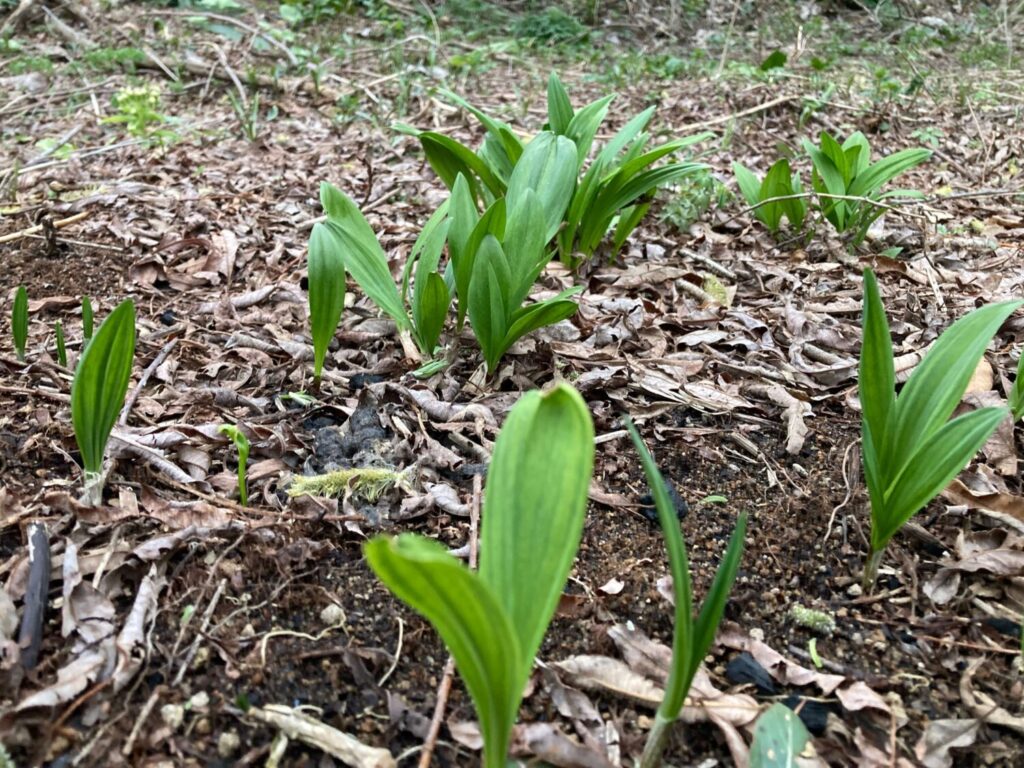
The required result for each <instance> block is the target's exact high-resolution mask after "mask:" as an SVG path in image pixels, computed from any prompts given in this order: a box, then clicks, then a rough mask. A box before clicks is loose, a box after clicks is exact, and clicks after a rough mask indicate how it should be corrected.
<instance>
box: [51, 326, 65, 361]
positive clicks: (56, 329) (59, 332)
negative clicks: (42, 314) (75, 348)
mask: <svg viewBox="0 0 1024 768" xmlns="http://www.w3.org/2000/svg"><path fill="white" fill-rule="evenodd" d="M53 335H54V337H56V340H57V362H58V363H59V364H60V367H61V368H67V367H68V350H67V347H65V346H64V326H62V325H61V324H60V320H58V321H57V322H56V323H54V324H53Z"/></svg>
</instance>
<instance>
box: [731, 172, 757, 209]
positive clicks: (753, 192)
mask: <svg viewBox="0 0 1024 768" xmlns="http://www.w3.org/2000/svg"><path fill="white" fill-rule="evenodd" d="M732 172H733V174H734V175H735V176H736V184H737V185H738V186H739V188H740V193H741V194H742V195H743V199H744V200H746V201H747V205H757V204H758V203H759V202H761V182H759V181H758V180H757V176H755V175H754V173H753V172H752V171H751V170H750V169H748V168H747V167H745V166H744V165H742V164H741V163H739V162H735V161H734V162H733V164H732Z"/></svg>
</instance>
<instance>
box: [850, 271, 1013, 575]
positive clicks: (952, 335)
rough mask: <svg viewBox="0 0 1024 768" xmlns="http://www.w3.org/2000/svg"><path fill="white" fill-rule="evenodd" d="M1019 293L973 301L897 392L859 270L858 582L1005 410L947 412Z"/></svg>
mask: <svg viewBox="0 0 1024 768" xmlns="http://www.w3.org/2000/svg"><path fill="white" fill-rule="evenodd" d="M1022 305H1024V302H1021V301H1005V302H1002V303H1000V304H989V305H988V306H985V307H982V308H981V309H976V310H974V311H973V312H971V313H970V314H968V315H966V316H965V317H962V318H961V319H959V320H957V321H956V322H955V323H953V325H951V326H950V327H949V328H947V329H946V330H945V331H944V332H943V333H942V335H941V336H939V338H938V339H937V340H936V341H935V344H934V345H933V346H932V348H931V349H930V350H929V351H928V354H927V355H925V357H924V359H923V360H922V361H921V363H920V364H919V365H918V366H917V367H916V368H915V369H914V372H913V373H912V374H911V376H910V378H909V380H908V381H907V383H906V384H905V385H904V386H903V389H902V391H901V392H900V393H899V396H898V397H897V396H896V373H895V366H894V363H893V349H892V337H891V336H890V334H889V324H888V322H887V320H886V318H885V308H884V307H883V306H882V299H881V297H880V295H879V292H878V282H877V280H876V279H875V275H874V273H873V272H872V271H871V270H870V269H865V270H864V324H863V344H862V348H861V355H860V376H859V381H858V386H859V392H860V404H861V411H862V433H861V434H862V441H861V442H862V444H861V451H862V453H863V458H864V462H863V463H864V478H865V482H866V483H867V486H868V495H869V496H870V499H871V542H870V549H869V551H868V559H867V563H866V565H865V567H864V582H863V586H864V590H865V591H868V590H869V589H871V588H872V587H873V586H874V583H875V578H876V577H877V575H878V566H879V563H880V562H881V559H882V553H883V552H884V551H885V547H886V545H887V544H888V543H889V540H890V539H891V538H892V537H893V536H894V535H895V534H896V532H897V531H899V530H900V528H902V527H903V525H904V524H905V523H906V522H907V521H908V520H909V519H910V518H911V517H913V515H914V514H916V513H917V511H918V510H920V509H921V508H922V507H924V506H925V505H926V504H928V502H930V501H931V500H932V499H934V498H935V497H936V496H938V495H939V494H940V493H941V492H942V490H943V489H944V488H945V487H946V486H947V485H949V483H950V481H951V480H953V478H954V477H956V476H957V474H959V472H960V470H962V469H963V468H964V467H965V466H966V465H967V463H968V462H969V461H970V460H971V457H972V456H974V454H975V453H976V452H977V451H978V449H979V448H981V446H982V445H984V444H985V441H986V440H987V439H988V437H989V435H991V434H992V432H993V431H994V430H995V428H996V426H997V425H998V424H999V422H1000V421H1002V420H1003V419H1005V418H1006V417H1007V416H1008V415H1009V413H1010V411H1009V409H1007V408H1003V407H988V408H980V409H978V410H976V411H972V412H970V413H966V414H964V415H962V416H958V417H957V418H955V419H953V420H952V421H950V420H949V417H950V416H951V415H952V414H953V411H954V410H955V409H956V407H957V405H958V404H959V403H960V400H961V399H962V398H963V395H964V392H965V391H966V389H967V384H968V382H970V380H971V376H972V375H973V374H974V371H975V369H976V368H977V366H978V362H979V361H980V360H981V357H982V355H983V354H984V353H985V348H986V347H987V346H988V343H989V342H990V341H991V340H992V337H993V336H994V335H995V333H996V331H998V330H999V327H1000V326H1001V325H1002V324H1003V322H1004V321H1005V320H1006V318H1008V317H1009V316H1010V315H1011V314H1012V313H1013V312H1014V310H1016V309H1017V308H1018V307H1020V306H1022Z"/></svg>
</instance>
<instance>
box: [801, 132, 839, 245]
mask: <svg viewBox="0 0 1024 768" xmlns="http://www.w3.org/2000/svg"><path fill="white" fill-rule="evenodd" d="M804 149H805V150H806V151H807V154H808V155H810V156H811V163H812V164H813V166H814V173H813V175H812V182H813V185H814V189H815V191H816V192H819V193H826V194H829V195H845V194H846V183H845V182H844V180H843V175H842V173H841V172H840V171H839V169H837V168H836V166H835V164H834V163H833V162H832V161H831V160H830V159H829V158H828V156H827V155H825V153H824V152H822V151H821V150H820V149H818V148H817V147H815V146H814V145H813V144H811V143H810V142H809V141H807V140H806V139H804ZM821 211H822V213H823V214H824V215H825V217H826V218H827V219H828V220H829V221H830V222H831V223H832V225H833V226H834V227H835V228H836V230H837V231H839V232H845V231H846V226H847V225H846V219H847V211H846V201H845V200H837V199H835V198H828V197H826V198H823V199H822V200H821Z"/></svg>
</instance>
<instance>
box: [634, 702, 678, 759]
mask: <svg viewBox="0 0 1024 768" xmlns="http://www.w3.org/2000/svg"><path fill="white" fill-rule="evenodd" d="M674 722H675V718H672V719H671V720H670V719H668V718H666V717H664V716H663V715H662V714H661V712H660V711H659V712H658V714H656V715H655V716H654V725H653V726H651V730H650V732H649V733H648V734H647V743H646V744H644V753H643V755H642V756H641V757H640V764H639V766H638V768H658V766H659V765H661V756H662V754H664V752H665V745H666V744H667V743H668V734H669V730H670V728H671V726H672V724H673V723H674Z"/></svg>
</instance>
